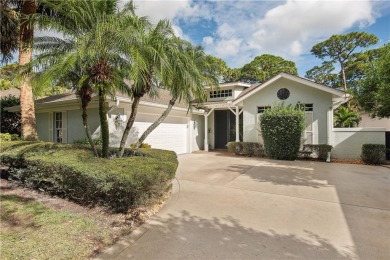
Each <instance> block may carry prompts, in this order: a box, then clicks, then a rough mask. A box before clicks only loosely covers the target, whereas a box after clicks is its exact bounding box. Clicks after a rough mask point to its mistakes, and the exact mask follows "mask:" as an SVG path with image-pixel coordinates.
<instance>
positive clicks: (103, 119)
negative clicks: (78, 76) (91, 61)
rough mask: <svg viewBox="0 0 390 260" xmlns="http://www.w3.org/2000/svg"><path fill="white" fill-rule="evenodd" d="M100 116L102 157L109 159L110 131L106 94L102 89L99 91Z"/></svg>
mask: <svg viewBox="0 0 390 260" xmlns="http://www.w3.org/2000/svg"><path fill="white" fill-rule="evenodd" d="M99 116H100V134H101V137H102V142H103V145H102V157H103V158H108V152H109V145H110V131H109V128H108V120H107V106H106V93H105V91H103V89H102V88H100V89H99Z"/></svg>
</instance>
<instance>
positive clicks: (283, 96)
mask: <svg viewBox="0 0 390 260" xmlns="http://www.w3.org/2000/svg"><path fill="white" fill-rule="evenodd" d="M277 96H278V98H279V99H280V100H286V99H288V97H289V96H290V91H289V90H288V89H286V88H281V89H279V90H278V93H277Z"/></svg>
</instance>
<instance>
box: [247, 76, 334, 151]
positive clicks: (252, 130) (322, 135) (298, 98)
mask: <svg viewBox="0 0 390 260" xmlns="http://www.w3.org/2000/svg"><path fill="white" fill-rule="evenodd" d="M281 88H287V89H288V90H289V91H290V97H289V98H288V99H286V100H285V101H284V103H285V104H286V105H288V104H293V105H295V104H297V103H298V102H300V103H301V104H313V125H312V127H313V144H326V143H327V136H328V133H327V132H328V131H327V113H328V111H329V109H330V107H331V106H332V95H331V94H330V93H326V92H324V91H321V90H317V89H314V88H312V87H308V86H306V85H302V84H300V83H297V82H293V81H290V80H287V79H280V80H278V81H276V82H274V83H272V84H271V85H269V86H267V87H266V88H264V89H263V90H260V91H259V92H257V93H256V94H254V95H252V96H250V97H248V98H247V99H245V100H244V101H243V108H244V112H243V117H244V127H243V132H244V133H243V136H244V142H257V141H258V132H257V129H256V119H257V118H256V117H257V107H258V106H274V105H275V104H279V103H280V102H281V100H279V99H278V97H277V95H276V93H277V92H278V90H279V89H281Z"/></svg>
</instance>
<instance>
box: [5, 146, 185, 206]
mask: <svg viewBox="0 0 390 260" xmlns="http://www.w3.org/2000/svg"><path fill="white" fill-rule="evenodd" d="M141 152H142V153H143V154H147V155H148V156H145V157H140V156H132V157H127V158H121V159H102V158H96V157H94V156H93V153H92V152H91V151H90V150H89V149H88V148H87V147H80V146H78V147H77V146H74V145H67V144H55V143H43V142H41V143H37V142H4V143H2V146H1V148H0V159H1V161H2V163H3V164H5V165H7V166H8V167H10V168H9V170H8V174H7V175H8V178H9V179H11V180H13V181H16V182H18V183H19V184H21V185H23V186H25V187H30V188H34V189H41V190H45V191H47V192H49V193H51V194H56V195H58V196H61V197H65V198H68V199H71V200H73V201H75V202H78V203H80V204H83V205H91V206H93V205H101V206H104V207H106V208H108V209H110V210H112V211H115V212H126V211H127V210H128V209H130V208H134V207H139V206H147V205H150V204H151V203H153V202H155V201H156V200H158V199H160V198H161V196H162V195H163V194H165V193H166V192H167V191H168V190H169V188H170V187H171V180H172V179H173V178H174V176H175V172H176V168H177V165H178V162H177V157H176V154H175V153H174V152H170V151H165V150H157V149H141ZM2 174H3V173H2Z"/></svg>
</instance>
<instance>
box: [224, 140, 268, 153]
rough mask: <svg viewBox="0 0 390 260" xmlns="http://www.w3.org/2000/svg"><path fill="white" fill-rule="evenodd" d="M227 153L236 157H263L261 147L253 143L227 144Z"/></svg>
mask: <svg viewBox="0 0 390 260" xmlns="http://www.w3.org/2000/svg"><path fill="white" fill-rule="evenodd" d="M226 147H227V150H228V152H230V153H235V154H236V155H246V156H264V150H263V146H262V145H261V144H259V143H254V142H229V143H227V145H226Z"/></svg>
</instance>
